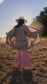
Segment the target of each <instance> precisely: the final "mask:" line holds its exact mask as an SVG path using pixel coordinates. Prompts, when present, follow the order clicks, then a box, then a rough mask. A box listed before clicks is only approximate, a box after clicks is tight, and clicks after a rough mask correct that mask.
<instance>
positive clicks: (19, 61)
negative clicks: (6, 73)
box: [15, 50, 30, 68]
mask: <svg viewBox="0 0 47 84" xmlns="http://www.w3.org/2000/svg"><path fill="white" fill-rule="evenodd" d="M15 65H16V67H17V68H19V67H20V66H21V67H23V68H24V67H28V66H30V59H29V56H28V50H23V51H22V50H17V51H16V58H15Z"/></svg>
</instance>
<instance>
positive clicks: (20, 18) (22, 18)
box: [16, 17, 27, 23]
mask: <svg viewBox="0 0 47 84" xmlns="http://www.w3.org/2000/svg"><path fill="white" fill-rule="evenodd" d="M19 20H24V22H25V23H27V20H26V19H24V17H19V18H18V19H16V22H18V21H19Z"/></svg>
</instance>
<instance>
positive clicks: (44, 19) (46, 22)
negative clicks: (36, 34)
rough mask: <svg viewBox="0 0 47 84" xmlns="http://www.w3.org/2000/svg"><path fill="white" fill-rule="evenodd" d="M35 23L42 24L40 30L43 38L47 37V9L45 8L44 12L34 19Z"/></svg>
mask: <svg viewBox="0 0 47 84" xmlns="http://www.w3.org/2000/svg"><path fill="white" fill-rule="evenodd" d="M33 22H37V23H38V22H40V23H41V24H42V25H43V27H42V28H41V29H40V32H41V36H42V37H47V7H45V8H43V11H41V12H40V14H39V15H38V16H36V18H35V19H33Z"/></svg>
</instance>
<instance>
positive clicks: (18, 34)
mask: <svg viewBox="0 0 47 84" xmlns="http://www.w3.org/2000/svg"><path fill="white" fill-rule="evenodd" d="M16 22H17V25H16V26H14V28H13V29H12V30H10V31H9V32H8V33H7V37H6V43H7V44H9V45H11V46H12V47H13V48H15V49H16V58H15V66H16V68H20V67H22V68H26V67H29V66H30V64H31V62H30V59H29V55H28V49H29V48H30V47H31V46H32V43H31V45H30V46H29V45H28V43H29V39H28V38H34V39H36V37H37V33H38V30H37V31H35V32H31V31H30V30H29V27H28V26H26V25H25V23H27V20H25V19H24V17H19V19H16ZM13 37H15V39H14V40H15V43H14V42H12V38H13ZM27 37H28V38H27ZM34 41H35V40H34ZM31 42H32V41H31ZM33 43H34V42H33Z"/></svg>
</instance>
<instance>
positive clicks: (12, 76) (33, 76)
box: [0, 41, 47, 84]
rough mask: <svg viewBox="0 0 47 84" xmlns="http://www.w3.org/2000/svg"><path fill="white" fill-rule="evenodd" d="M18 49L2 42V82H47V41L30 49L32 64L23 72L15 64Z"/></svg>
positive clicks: (0, 67) (7, 83)
mask: <svg viewBox="0 0 47 84" xmlns="http://www.w3.org/2000/svg"><path fill="white" fill-rule="evenodd" d="M15 54H16V50H13V49H12V48H10V47H9V46H7V45H6V44H0V84H47V41H42V42H41V45H38V46H36V47H34V48H33V50H32V49H30V50H29V57H30V60H31V66H30V67H28V68H27V69H26V70H23V71H22V75H21V72H20V71H19V69H16V68H15V66H14V59H15Z"/></svg>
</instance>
